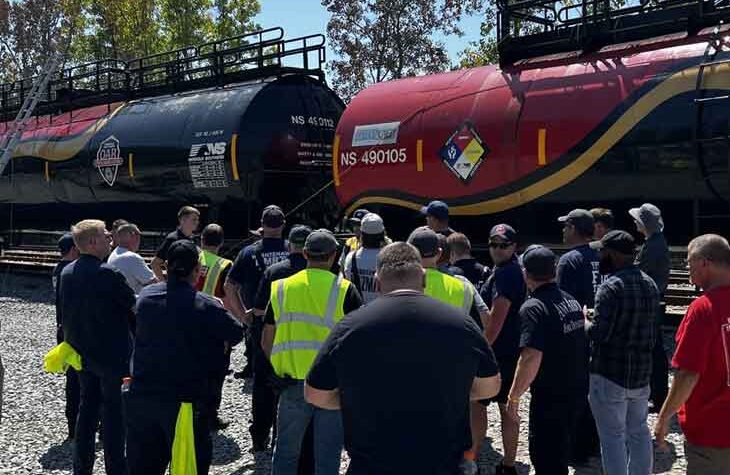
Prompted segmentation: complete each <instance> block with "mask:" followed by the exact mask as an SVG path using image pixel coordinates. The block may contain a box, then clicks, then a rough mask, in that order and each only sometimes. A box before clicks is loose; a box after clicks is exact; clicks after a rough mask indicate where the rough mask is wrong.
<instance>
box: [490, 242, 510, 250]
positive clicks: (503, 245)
mask: <svg viewBox="0 0 730 475" xmlns="http://www.w3.org/2000/svg"><path fill="white" fill-rule="evenodd" d="M511 245H512V243H511V242H490V243H489V247H491V248H493V249H507V248H508V247H510V246H511Z"/></svg>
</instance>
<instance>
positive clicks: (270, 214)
mask: <svg viewBox="0 0 730 475" xmlns="http://www.w3.org/2000/svg"><path fill="white" fill-rule="evenodd" d="M261 224H263V225H264V226H266V227H267V228H280V227H282V226H283V225H284V212H283V211H282V210H281V208H279V207H278V206H276V205H269V206H267V207H266V208H264V210H263V211H262V212H261Z"/></svg>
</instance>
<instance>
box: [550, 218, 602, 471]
mask: <svg viewBox="0 0 730 475" xmlns="http://www.w3.org/2000/svg"><path fill="white" fill-rule="evenodd" d="M558 221H559V222H561V223H563V242H565V243H566V244H569V245H571V246H572V247H573V248H572V249H571V250H570V251H568V252H566V253H565V254H563V255H562V256H561V257H560V260H559V261H558V272H557V282H558V286H559V287H560V288H561V289H562V290H564V291H566V292H568V293H569V294H570V295H572V296H573V297H574V298H575V299H576V300H577V301H578V303H580V304H581V306H585V307H588V308H593V307H594V305H595V303H594V299H595V295H596V291H597V290H598V286H599V285H600V284H601V282H602V280H603V279H602V277H601V273H600V271H599V268H598V267H599V266H598V261H599V257H598V251H596V250H595V249H592V248H591V247H590V245H589V243H590V242H591V241H592V240H593V232H594V224H595V220H594V218H593V215H592V214H591V212H590V211H587V210H585V209H574V210H573V211H571V212H570V213H568V214H567V215H566V216H561V217H560V218H558ZM586 359H588V355H587V354H586ZM599 450H600V448H599V441H598V432H597V431H596V424H595V422H594V420H593V415H592V414H591V410H590V407H589V406H588V404H586V405H585V410H584V411H583V415H582V416H581V418H580V421H579V425H578V436H577V437H575V439H574V447H573V454H572V456H571V459H572V461H573V462H574V463H575V464H584V463H586V462H587V461H588V457H590V456H593V455H598V452H599Z"/></svg>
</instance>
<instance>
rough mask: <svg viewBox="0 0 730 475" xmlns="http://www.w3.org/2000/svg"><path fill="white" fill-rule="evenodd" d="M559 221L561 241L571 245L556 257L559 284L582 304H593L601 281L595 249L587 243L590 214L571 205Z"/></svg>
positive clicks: (590, 231)
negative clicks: (561, 225)
mask: <svg viewBox="0 0 730 475" xmlns="http://www.w3.org/2000/svg"><path fill="white" fill-rule="evenodd" d="M558 221H559V222H561V223H563V242H564V243H566V244H568V245H570V246H572V249H571V250H570V251H568V252H566V253H565V254H563V255H562V256H560V260H559V261H558V276H557V281H558V285H559V286H560V288H561V289H563V290H565V291H566V292H568V293H569V294H570V295H572V296H573V297H575V299H576V300H577V301H578V302H580V304H581V305H585V306H586V307H588V308H593V297H594V295H595V293H596V290H597V289H598V285H599V284H600V283H601V273H600V272H599V271H598V252H596V250H595V249H591V247H590V246H589V245H588V244H589V243H590V242H591V241H592V240H593V225H594V220H593V215H592V214H591V213H590V211H588V210H585V209H574V210H573V211H571V212H570V213H568V214H567V215H566V216H561V217H559V218H558Z"/></svg>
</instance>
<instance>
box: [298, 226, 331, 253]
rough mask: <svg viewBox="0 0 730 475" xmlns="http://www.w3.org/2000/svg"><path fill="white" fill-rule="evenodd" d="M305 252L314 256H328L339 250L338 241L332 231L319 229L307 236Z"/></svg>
mask: <svg viewBox="0 0 730 475" xmlns="http://www.w3.org/2000/svg"><path fill="white" fill-rule="evenodd" d="M304 250H305V251H307V253H308V254H311V255H312V256H327V255H330V254H332V253H333V252H335V251H336V250H337V239H336V238H335V235H334V234H332V232H331V231H330V230H328V229H317V230H315V231H312V232H311V233H310V234H309V236H307V240H306V241H305V242H304Z"/></svg>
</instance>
